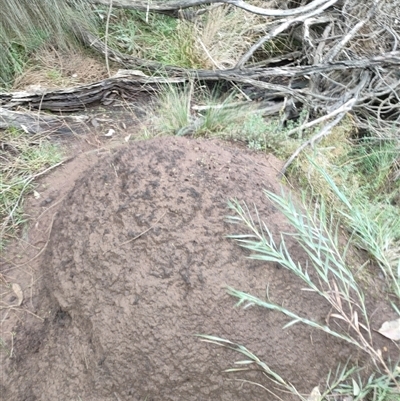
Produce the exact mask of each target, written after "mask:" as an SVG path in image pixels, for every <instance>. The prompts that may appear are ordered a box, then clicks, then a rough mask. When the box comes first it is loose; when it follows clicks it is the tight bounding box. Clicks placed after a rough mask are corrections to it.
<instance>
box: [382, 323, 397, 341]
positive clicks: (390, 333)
mask: <svg viewBox="0 0 400 401" xmlns="http://www.w3.org/2000/svg"><path fill="white" fill-rule="evenodd" d="M378 333H381V334H382V335H383V336H385V337H386V338H390V339H391V340H393V341H398V340H400V319H396V320H392V321H389V322H385V323H383V324H382V327H381V328H380V329H379V330H378Z"/></svg>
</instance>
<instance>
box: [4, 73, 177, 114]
mask: <svg viewBox="0 0 400 401" xmlns="http://www.w3.org/2000/svg"><path fill="white" fill-rule="evenodd" d="M180 82H184V79H183V78H162V77H161V78H160V77H144V76H143V75H135V74H129V75H122V76H118V75H117V76H115V77H112V78H108V79H105V80H103V81H99V82H95V83H93V84H87V85H82V86H76V87H72V88H65V89H56V90H50V89H39V90H37V91H31V92H29V91H22V92H12V93H0V106H1V107H3V108H6V109H14V108H16V107H19V106H29V107H30V108H32V109H36V110H48V111H63V112H72V111H81V110H83V109H84V108H86V107H88V106H92V105H96V104H104V105H108V104H111V103H112V101H113V99H115V98H116V97H118V98H121V99H129V100H134V99H135V97H136V96H138V95H140V94H143V93H149V92H155V91H157V90H158V89H159V87H160V85H162V84H171V83H180Z"/></svg>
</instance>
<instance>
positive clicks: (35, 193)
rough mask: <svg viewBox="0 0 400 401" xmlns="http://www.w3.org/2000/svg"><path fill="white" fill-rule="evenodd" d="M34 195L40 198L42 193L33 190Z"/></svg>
mask: <svg viewBox="0 0 400 401" xmlns="http://www.w3.org/2000/svg"><path fill="white" fill-rule="evenodd" d="M33 196H34V198H35V199H39V198H40V193H39V192H38V191H33Z"/></svg>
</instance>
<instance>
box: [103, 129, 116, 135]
mask: <svg viewBox="0 0 400 401" xmlns="http://www.w3.org/2000/svg"><path fill="white" fill-rule="evenodd" d="M114 134H115V130H113V129H112V128H110V129H109V130H108V132H107V134H104V136H113V135H114Z"/></svg>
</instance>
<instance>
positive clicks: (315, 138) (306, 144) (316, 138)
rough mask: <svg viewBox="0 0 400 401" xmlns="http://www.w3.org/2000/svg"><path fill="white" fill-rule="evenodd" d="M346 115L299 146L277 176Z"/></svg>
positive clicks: (341, 115)
mask: <svg viewBox="0 0 400 401" xmlns="http://www.w3.org/2000/svg"><path fill="white" fill-rule="evenodd" d="M345 115H346V112H344V113H341V114H339V115H338V116H337V117H336V118H335V119H334V120H333V121H332V122H330V123H329V124H327V125H325V127H324V128H323V129H322V130H321V131H319V132H318V134H316V135H314V136H313V137H312V138H311V139H309V140H308V141H306V142H304V143H303V144H302V145H301V146H299V147H298V148H297V150H296V151H295V152H294V153H293V154H292V156H290V158H289V159H288V160H287V162H286V163H285V165H284V166H283V167H282V169H281V171H280V172H279V174H278V177H279V178H281V177H282V176H283V175H284V174H285V172H286V170H287V168H288V167H289V166H290V165H291V164H292V163H293V160H294V159H295V158H296V157H297V156H298V155H299V154H300V153H301V152H302V151H303V150H304V149H305V148H306V147H307V146H309V145H312V144H313V143H314V142H315V141H317V140H319V139H321V138H323V137H324V136H326V135H328V134H329V133H330V132H331V130H332V128H333V127H334V126H336V125H337V124H338V123H339V122H340V121H341V120H342V119H343V117H344V116H345Z"/></svg>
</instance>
